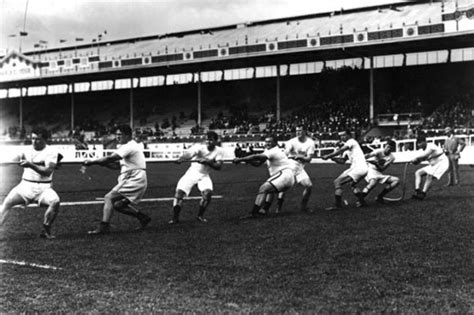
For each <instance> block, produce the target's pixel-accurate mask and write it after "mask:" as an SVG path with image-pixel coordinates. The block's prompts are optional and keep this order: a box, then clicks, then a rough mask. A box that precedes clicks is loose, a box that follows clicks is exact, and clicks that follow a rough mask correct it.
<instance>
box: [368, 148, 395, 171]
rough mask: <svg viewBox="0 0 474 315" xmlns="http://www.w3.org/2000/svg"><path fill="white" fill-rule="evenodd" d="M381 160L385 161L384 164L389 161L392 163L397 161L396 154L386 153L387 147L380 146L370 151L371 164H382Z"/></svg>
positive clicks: (369, 160) (369, 159)
mask: <svg viewBox="0 0 474 315" xmlns="http://www.w3.org/2000/svg"><path fill="white" fill-rule="evenodd" d="M381 161H384V164H387V163H388V164H391V163H393V162H394V161H395V156H394V155H393V154H392V153H389V154H388V155H386V154H385V149H384V148H380V149H375V150H374V151H372V152H370V157H368V158H367V162H368V163H369V166H373V167H376V166H375V165H380V164H381ZM374 164H375V165H374ZM388 164H387V165H388Z"/></svg>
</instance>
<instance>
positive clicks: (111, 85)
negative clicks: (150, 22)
mask: <svg viewBox="0 0 474 315" xmlns="http://www.w3.org/2000/svg"><path fill="white" fill-rule="evenodd" d="M472 43H474V5H472V4H470V5H464V6H461V5H458V2H455V1H421V2H416V3H397V4H391V5H390V4H387V5H381V6H376V7H367V8H358V9H351V10H342V9H341V10H340V11H334V12H327V13H318V14H308V15H304V16H294V17H288V18H280V19H274V20H266V21H256V22H247V23H241V24H235V25H227V26H222V27H215V28H206V29H197V30H190V31H185V32H179V33H169V34H158V35H153V36H146V37H136V38H127V39H121V40H115V41H101V40H96V41H95V42H91V43H84V42H83V41H82V39H81V41H78V42H76V45H74V46H69V47H61V48H46V47H45V46H42V45H37V46H38V47H37V48H35V49H34V50H33V51H25V52H19V51H16V50H8V51H6V52H5V55H4V56H2V57H1V60H0V100H1V104H2V105H1V108H0V110H1V117H2V119H1V124H0V139H1V140H2V141H4V142H15V141H22V140H23V139H24V138H25V136H26V135H27V134H28V132H29V131H30V130H31V128H32V126H33V125H34V124H38V122H40V123H42V124H45V125H47V126H48V127H49V128H50V129H52V130H53V131H54V135H53V141H56V142H58V143H70V144H74V143H75V142H77V140H78V139H79V138H80V137H81V139H83V140H84V141H87V142H89V143H101V140H100V139H101V138H102V137H103V136H104V135H106V134H107V133H108V132H109V131H110V130H111V128H113V126H114V125H116V124H118V123H123V122H126V123H129V124H130V125H131V126H132V127H133V128H134V129H135V130H136V131H137V133H138V134H141V135H142V137H143V138H144V139H146V140H147V141H148V142H160V141H178V142H179V141H182V140H183V139H184V140H186V141H188V140H190V139H200V135H202V134H203V133H204V132H205V131H207V130H208V129H213V130H217V131H218V132H219V133H220V134H221V135H222V137H223V139H224V140H225V139H233V138H235V137H238V138H242V139H250V140H252V139H257V140H260V137H261V134H262V133H264V132H268V131H272V132H276V133H278V134H282V135H285V134H288V135H290V134H291V132H293V131H294V128H295V126H296V125H297V124H301V123H304V124H307V125H308V128H309V130H310V131H311V132H312V134H313V135H314V136H315V137H317V138H319V139H323V140H331V139H334V138H335V135H336V134H337V131H339V130H343V129H347V128H350V129H357V130H361V132H362V134H363V135H365V136H366V138H367V139H370V140H369V141H372V140H371V139H372V138H380V137H385V136H394V137H398V138H399V139H405V138H413V137H414V136H415V134H416V133H417V132H418V131H419V130H421V129H422V130H424V131H425V132H430V134H432V135H437V133H438V132H439V130H441V129H443V128H444V127H446V126H452V127H454V128H455V129H456V130H457V132H458V133H459V134H463V135H467V136H469V135H470V134H471V133H472V131H473V129H472V123H473V112H474V108H473V104H474V102H473V101H474V92H473V91H474V86H473V84H474V83H473V82H474V80H473V74H474V46H473V45H472Z"/></svg>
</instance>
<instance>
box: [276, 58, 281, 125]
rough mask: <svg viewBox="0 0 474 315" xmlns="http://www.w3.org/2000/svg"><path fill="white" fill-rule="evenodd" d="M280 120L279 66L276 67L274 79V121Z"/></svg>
mask: <svg viewBox="0 0 474 315" xmlns="http://www.w3.org/2000/svg"><path fill="white" fill-rule="evenodd" d="M280 118H281V104H280V65H277V77H276V119H277V121H279V120H280Z"/></svg>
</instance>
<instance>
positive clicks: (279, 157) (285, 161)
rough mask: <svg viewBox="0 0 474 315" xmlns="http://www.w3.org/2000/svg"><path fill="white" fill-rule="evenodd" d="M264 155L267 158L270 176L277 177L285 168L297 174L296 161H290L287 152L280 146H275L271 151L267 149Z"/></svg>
mask: <svg viewBox="0 0 474 315" xmlns="http://www.w3.org/2000/svg"><path fill="white" fill-rule="evenodd" d="M263 154H264V155H265V156H266V157H267V161H266V163H267V167H268V173H270V176H273V175H275V174H276V173H278V172H279V171H281V170H283V169H285V168H289V169H291V170H292V171H293V172H296V167H297V163H296V161H294V160H290V159H289V158H288V156H287V155H286V154H285V152H283V151H282V150H281V149H280V148H279V147H278V146H274V147H273V148H271V149H265V150H264V151H263Z"/></svg>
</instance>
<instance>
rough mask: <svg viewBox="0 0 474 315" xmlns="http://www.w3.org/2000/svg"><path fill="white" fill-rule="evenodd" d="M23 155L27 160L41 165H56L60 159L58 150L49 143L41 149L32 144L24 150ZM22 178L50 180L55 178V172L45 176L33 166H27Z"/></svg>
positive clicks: (40, 180) (38, 180) (36, 180)
mask: <svg viewBox="0 0 474 315" xmlns="http://www.w3.org/2000/svg"><path fill="white" fill-rule="evenodd" d="M23 155H24V158H25V160H27V161H30V162H32V163H34V164H38V165H41V166H51V165H53V164H54V165H55V164H56V163H57V161H58V152H57V151H56V150H55V149H54V148H53V147H50V146H49V145H46V146H45V147H44V148H43V150H41V151H36V150H35V149H34V148H33V146H31V147H29V148H28V149H27V150H26V151H25V152H23ZM22 178H23V179H25V180H27V181H34V182H50V181H51V180H52V179H53V173H51V174H50V175H49V176H43V175H41V174H39V173H37V172H36V171H35V170H33V169H31V168H29V167H25V168H24V170H23V176H22Z"/></svg>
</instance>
